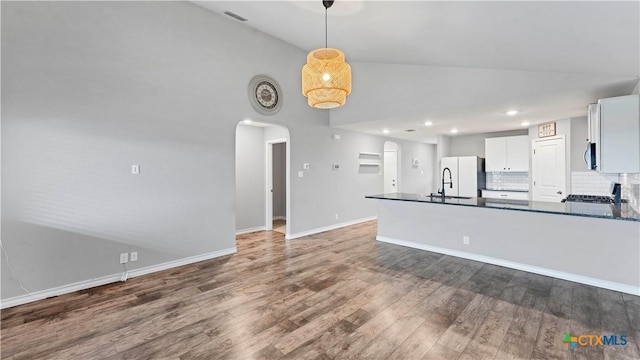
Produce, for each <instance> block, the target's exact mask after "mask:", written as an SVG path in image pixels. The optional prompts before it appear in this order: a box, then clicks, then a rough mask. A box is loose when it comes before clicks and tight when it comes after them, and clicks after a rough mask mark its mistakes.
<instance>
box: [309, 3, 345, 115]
mask: <svg viewBox="0 0 640 360" xmlns="http://www.w3.org/2000/svg"><path fill="white" fill-rule="evenodd" d="M322 5H324V46H325V47H324V48H321V49H315V50H312V51H311V52H310V53H309V55H307V64H306V65H305V66H304V67H302V94H303V95H304V96H306V97H307V100H308V103H309V106H311V107H315V108H319V109H332V108H336V107H338V106H342V105H344V104H345V102H346V101H347V95H349V94H350V93H351V66H349V64H347V62H346V61H345V58H344V53H343V52H342V51H340V50H338V49H332V48H328V47H327V9H329V8H330V7H331V5H333V0H330V1H323V2H322Z"/></svg>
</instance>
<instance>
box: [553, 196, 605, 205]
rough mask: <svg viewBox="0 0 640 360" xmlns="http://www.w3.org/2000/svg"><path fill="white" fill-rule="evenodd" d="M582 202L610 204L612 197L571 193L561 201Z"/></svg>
mask: <svg viewBox="0 0 640 360" xmlns="http://www.w3.org/2000/svg"><path fill="white" fill-rule="evenodd" d="M567 201H569V202H582V203H592V204H611V203H613V199H612V198H611V197H610V196H602V195H575V194H571V195H569V196H567V197H566V198H564V199H562V202H567Z"/></svg>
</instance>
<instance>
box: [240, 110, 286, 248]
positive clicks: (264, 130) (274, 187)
mask: <svg viewBox="0 0 640 360" xmlns="http://www.w3.org/2000/svg"><path fill="white" fill-rule="evenodd" d="M289 163H290V137H289V130H288V129H287V128H286V127H284V126H280V125H273V124H267V123H259V122H253V121H251V122H250V121H246V120H245V121H241V122H240V123H238V126H237V127H236V181H235V183H236V190H235V193H236V212H235V213H236V234H245V233H250V232H255V231H262V230H274V220H276V221H277V226H276V227H275V229H277V230H278V231H280V232H283V233H284V234H285V236H286V235H287V234H290V233H291V230H290V229H291V222H290V218H291V216H290V212H291V210H290V209H291V206H290V203H291V201H290V198H291V196H290V181H289V179H290V166H289Z"/></svg>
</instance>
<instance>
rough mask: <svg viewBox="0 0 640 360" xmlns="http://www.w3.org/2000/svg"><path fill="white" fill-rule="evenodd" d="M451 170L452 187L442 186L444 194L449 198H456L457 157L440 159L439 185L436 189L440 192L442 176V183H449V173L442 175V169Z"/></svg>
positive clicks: (448, 185) (457, 185)
mask: <svg viewBox="0 0 640 360" xmlns="http://www.w3.org/2000/svg"><path fill="white" fill-rule="evenodd" d="M445 168H448V169H449V170H451V182H452V183H453V185H450V184H446V185H445V186H444V194H445V195H451V196H458V187H459V184H458V158H457V157H443V158H442V159H440V183H439V184H438V189H440V190H441V191H442V175H443V174H444V182H447V183H448V182H449V172H448V171H447V172H446V173H444V169H445Z"/></svg>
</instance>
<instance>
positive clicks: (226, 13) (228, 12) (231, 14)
mask: <svg viewBox="0 0 640 360" xmlns="http://www.w3.org/2000/svg"><path fill="white" fill-rule="evenodd" d="M224 14H225V15H228V16H231V17H232V18H234V19H236V20H238V21H247V19H245V18H243V17H242V16H240V15H238V14H234V13H232V12H231V11H225V12H224Z"/></svg>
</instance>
